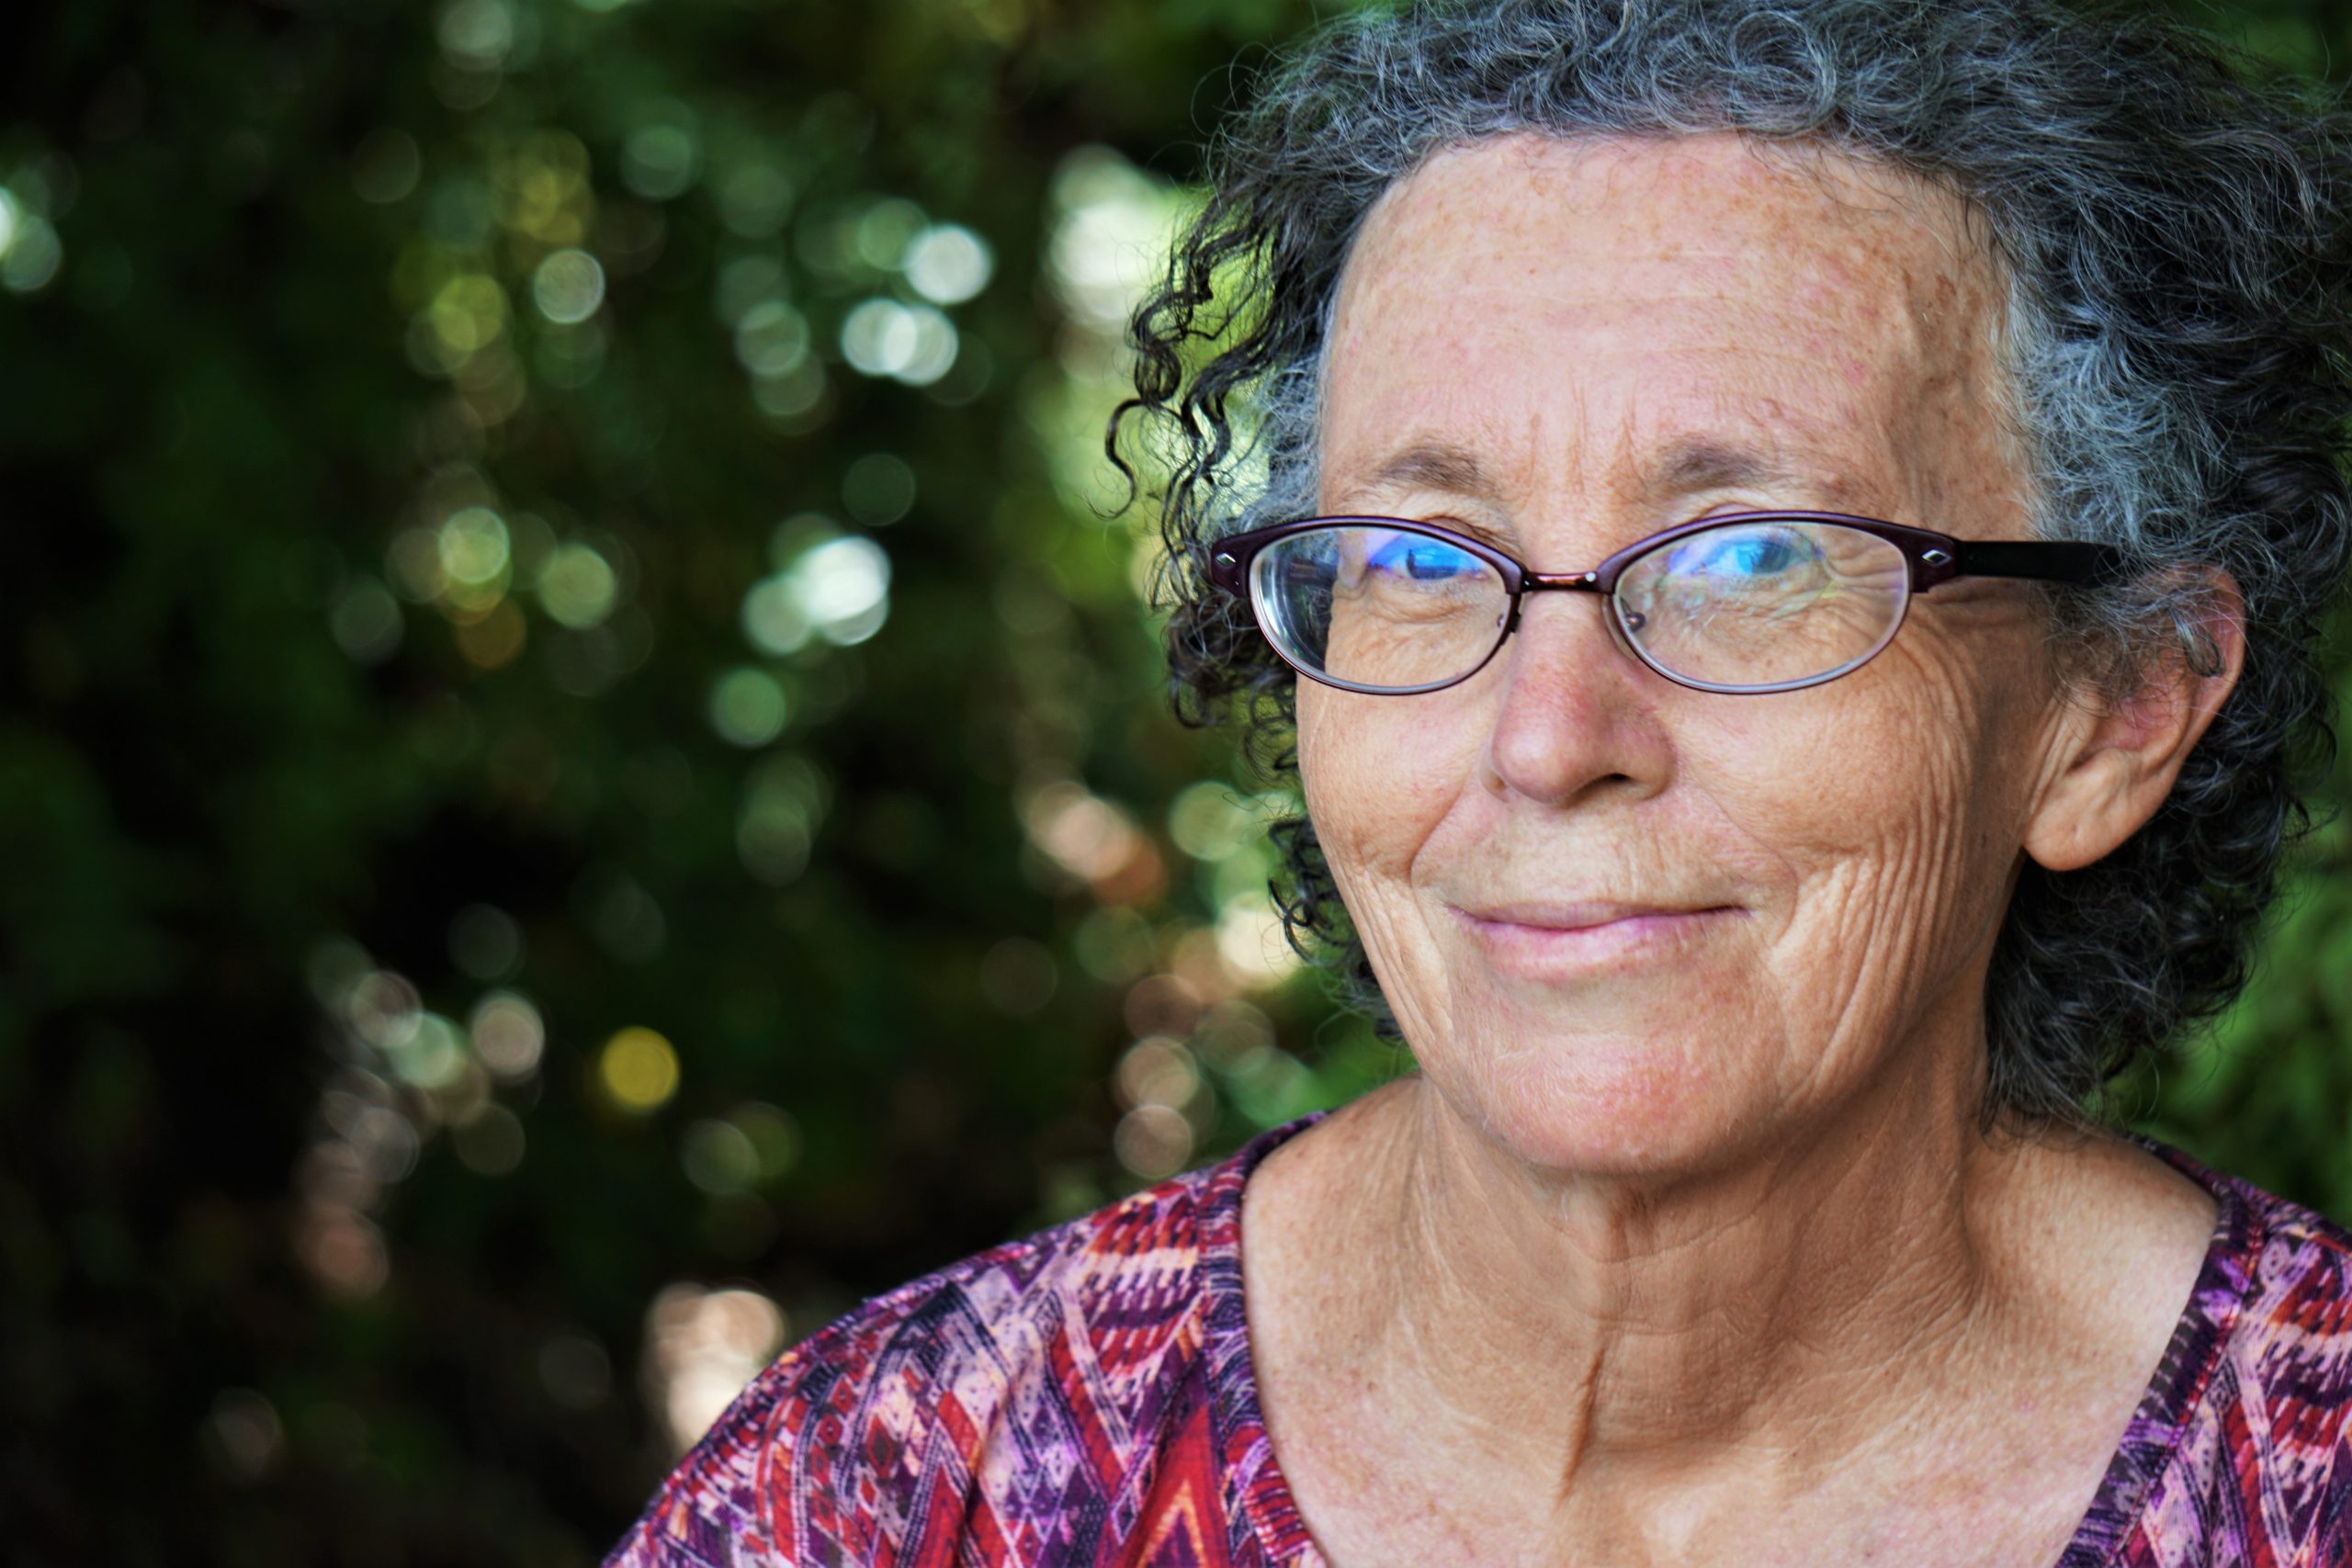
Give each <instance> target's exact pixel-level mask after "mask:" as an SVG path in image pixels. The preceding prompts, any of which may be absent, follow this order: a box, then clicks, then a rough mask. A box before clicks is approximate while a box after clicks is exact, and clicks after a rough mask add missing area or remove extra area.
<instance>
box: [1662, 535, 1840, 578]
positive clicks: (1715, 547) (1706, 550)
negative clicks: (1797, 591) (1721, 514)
mask: <svg viewBox="0 0 2352 1568" xmlns="http://www.w3.org/2000/svg"><path fill="white" fill-rule="evenodd" d="M1819 555H1820V552H1819V551H1818V550H1816V549H1814V548H1811V547H1809V546H1808V544H1807V542H1806V541H1805V540H1804V539H1803V538H1801V537H1799V536H1795V535H1793V534H1792V533H1790V532H1789V531H1788V530H1786V529H1778V528H1776V529H1770V530H1766V529H1761V528H1754V529H1749V528H1741V529H1727V530H1725V531H1724V532H1723V533H1721V534H1712V535H1702V536H1700V537H1698V538H1696V539H1693V540H1692V541H1691V543H1689V544H1687V545H1684V546H1682V547H1680V548H1679V549H1677V550H1676V551H1675V552H1674V553H1673V556H1672V558H1671V570H1674V571H1676V572H1691V573H1694V574H1703V575H1705V576H1709V577H1716V578H1753V577H1779V576H1781V575H1782V574H1783V573H1786V572H1789V571H1792V570H1796V569H1797V568H1800V567H1803V566H1806V565H1808V564H1810V563H1812V562H1813V561H1814V560H1815V559H1817V558H1819Z"/></svg>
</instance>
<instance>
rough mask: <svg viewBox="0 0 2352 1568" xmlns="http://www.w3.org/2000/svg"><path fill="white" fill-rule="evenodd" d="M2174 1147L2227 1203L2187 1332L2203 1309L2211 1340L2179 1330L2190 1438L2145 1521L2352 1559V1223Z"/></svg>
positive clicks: (2301, 1555)
mask: <svg viewBox="0 0 2352 1568" xmlns="http://www.w3.org/2000/svg"><path fill="white" fill-rule="evenodd" d="M2168 1157H2172V1158H2173V1159H2174V1161H2175V1163H2176V1164H2178V1165H2180V1166H2181V1167H2182V1168H2184V1169H2187V1170H2188V1172H2189V1173H2190V1174H2191V1175H2193V1176H2196V1177H2198V1179H2200V1180H2203V1181H2205V1182H2206V1183H2207V1184H2208V1185H2209V1187H2211V1190H2213V1191H2214V1192H2215V1193H2216V1195H2217V1196H2219V1197H2221V1198H2222V1202H2223V1213H2222V1221H2221V1225H2220V1232H2219V1234H2218V1235H2217V1237H2216V1242H2215V1247H2214V1249H2213V1252H2212V1254H2211V1256H2210V1257H2209V1258H2208V1261H2207V1268H2206V1274H2205V1277H2204V1278H2203V1279H2202V1280H2200V1281H2199V1299H2198V1300H2197V1301H2193V1302H2192V1303H2191V1308H2190V1314H2189V1318H2188V1321H2187V1322H2186V1323H2185V1324H2184V1326H2183V1341H2185V1340H2186V1339H2187V1338H2188V1337H2189V1336H2190V1335H2191V1333H2192V1329H2193V1327H2194V1325H2198V1324H2199V1320H2200V1319H2201V1320H2202V1322H2203V1324H2204V1325H2206V1328H2207V1333H2208V1334H2209V1335H2210V1340H2209V1342H2210V1344H2211V1350H2210V1353H2207V1354H2201V1355H2200V1354H2194V1353H2188V1354H2183V1353H2182V1352H2183V1351H2184V1350H2185V1349H2186V1348H2187V1347H2186V1345H2185V1343H2184V1342H2177V1344H2176V1348H2175V1358H2173V1359H2177V1365H2178V1368H2179V1371H2182V1372H2184V1373H2187V1374H2189V1379H2188V1380H2185V1381H2193V1386H2186V1387H2181V1388H2179V1389H2178V1390H2177V1393H2178V1394H2179V1395H2180V1400H2179V1404H2178V1405H2177V1415H2176V1417H2175V1418H2176V1420H2177V1424H2178V1425H2177V1430H2178V1432H2179V1446H2178V1448H2177V1449H2176V1450H2175V1451H2174V1453H2173V1456H2172V1460H2173V1462H2172V1463H2170V1464H2169V1465H2167V1466H2166V1467H2165V1472H2166V1473H2165V1475H2164V1476H2163V1477H2162V1478H2161V1479H2160V1480H2159V1482H2158V1483H2157V1484H2156V1485H2155V1486H2154V1488H2153V1489H2152V1495H2151V1496H2150V1498H2149V1505H2150V1506H2149V1509H2148V1513H2147V1515H2146V1517H2145V1518H2144V1520H2143V1525H2144V1527H2145V1528H2148V1529H2149V1531H2150V1533H2151V1534H2152V1535H2153V1536H2154V1537H2157V1538H2159V1539H2172V1538H2173V1537H2175V1536H2178V1537H2180V1538H2181V1539H2188V1538H2190V1537H2192V1536H2209V1535H2210V1536H2211V1537H2212V1538H2213V1539H2212V1544H2214V1545H2216V1546H2218V1547H2226V1548H2228V1549H2231V1550H2235V1551H2243V1552H2245V1553H2246V1554H2249V1557H2250V1559H2259V1560H2262V1561H2275V1562H2281V1563H2294V1564H2306V1563H2308V1564H2313V1565H2317V1564H2321V1563H2336V1562H2352V1232H2347V1231H2346V1229H2345V1227H2343V1226H2341V1225H2339V1224H2335V1223H2334V1222H2333V1221H2331V1220H2328V1219H2326V1218H2324V1216H2322V1215H2320V1214H2317V1213H2313V1212H2312V1210H2310V1209H2307V1208H2304V1207H2303V1206H2301V1204H2298V1203H2294V1202H2290V1201H2288V1200H2286V1199H2284V1198H2280V1197H2278V1196H2277V1195H2275V1194H2273V1193H2270V1192H2267V1191H2265V1190H2262V1189H2261V1188H2258V1187H2256V1186H2254V1185H2253V1184H2252V1183H2250V1182H2247V1181H2245V1180H2243V1179H2237V1178H2234V1177H2229V1176H2221V1175H2217V1174H2215V1173H2213V1172H2211V1171H2209V1170H2205V1169H2203V1168H2200V1167H2197V1166H2195V1165H2194V1162H2191V1161H2188V1160H2186V1159H2185V1158H2184V1157H2182V1156H2177V1154H2173V1155H2170V1156H2168ZM2192 1518H2193V1519H2194V1520H2195V1523H2194V1524H2193V1525H2192V1522H2191V1521H2192ZM2223 1538H2226V1539H2223ZM2257 1543H2258V1544H2259V1550H2257Z"/></svg>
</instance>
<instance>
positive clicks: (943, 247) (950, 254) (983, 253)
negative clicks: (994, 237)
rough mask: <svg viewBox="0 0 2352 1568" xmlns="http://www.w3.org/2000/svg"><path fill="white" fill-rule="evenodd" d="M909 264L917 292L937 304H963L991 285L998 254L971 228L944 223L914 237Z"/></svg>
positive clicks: (913, 284) (908, 275) (913, 285)
mask: <svg viewBox="0 0 2352 1568" xmlns="http://www.w3.org/2000/svg"><path fill="white" fill-rule="evenodd" d="M905 265H906V273H907V282H908V283H909V284H910V285H911V286H912V287H913V288H914V290H915V292H916V293H918V294H920V295H922V297H923V298H924V299H928V300H930V301H931V302H932V303H933V304H934V305H960V304H962V303H963V302H964V301H965V300H967V299H971V298H972V297H973V296H975V295H977V294H978V293H979V291H980V290H981V289H983V288H987V287H988V286H989V275H990V274H991V273H992V272H993V271H994V270H995V267H996V258H995V257H994V256H993V255H992V254H990V253H989V247H988V242H987V241H985V240H983V239H981V238H980V237H979V236H978V234H975V233H973V232H972V231H970V230H969V229H967V228H965V227H963V226H962V225H961V224H956V223H941V224H937V225H935V226H933V227H932V228H929V229H925V230H924V231H922V233H920V234H917V235H916V236H915V237H914V240H913V242H912V243H910V244H909V245H908V246H907V254H906V263H905Z"/></svg>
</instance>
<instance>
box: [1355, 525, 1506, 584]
mask: <svg viewBox="0 0 2352 1568" xmlns="http://www.w3.org/2000/svg"><path fill="white" fill-rule="evenodd" d="M1364 564H1365V565H1366V566H1367V567H1369V568H1370V569H1371V570H1374V571H1385V572H1401V573H1403V574H1404V575H1405V576H1407V577H1409V578H1412V579H1414V580H1415V581H1419V582H1436V581H1446V580H1449V579H1452V578H1457V577H1466V576H1468V575H1470V574H1472V573H1474V572H1477V571H1480V570H1484V567H1483V565H1482V563H1481V562H1480V561H1479V560H1478V558H1476V556H1473V555H1470V554H1468V553H1466V552H1464V551H1462V550H1458V549H1455V548H1454V547H1453V546H1452V545H1443V544H1440V543H1439V542H1438V541H1436V540H1435V539H1424V538H1420V537H1418V536H1414V535H1411V534H1399V535H1397V536H1395V537H1393V538H1391V539H1390V540H1389V541H1388V542H1387V543H1386V544H1384V545H1382V546H1381V547H1379V548H1378V549H1376V550H1374V551H1373V552H1372V556H1371V558H1370V559H1368V560H1367V561H1366V562H1365V563H1364Z"/></svg>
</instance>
